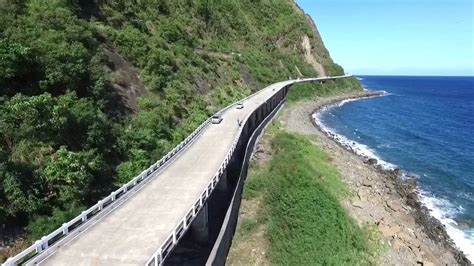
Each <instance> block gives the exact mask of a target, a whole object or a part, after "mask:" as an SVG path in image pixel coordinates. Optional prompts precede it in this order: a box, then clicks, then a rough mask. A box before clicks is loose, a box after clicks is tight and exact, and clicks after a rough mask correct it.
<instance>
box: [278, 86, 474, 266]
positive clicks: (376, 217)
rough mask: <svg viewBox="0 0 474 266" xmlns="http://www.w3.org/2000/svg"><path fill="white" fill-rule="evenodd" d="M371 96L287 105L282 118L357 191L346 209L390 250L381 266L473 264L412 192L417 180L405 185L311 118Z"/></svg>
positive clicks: (396, 174) (363, 94)
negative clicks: (321, 152)
mask: <svg viewBox="0 0 474 266" xmlns="http://www.w3.org/2000/svg"><path fill="white" fill-rule="evenodd" d="M366 96H367V92H357V93H352V94H345V95H339V96H337V97H328V98H320V99H318V100H316V101H307V102H299V103H298V104H294V105H290V106H287V107H285V109H284V110H283V113H282V115H281V116H280V118H279V120H280V122H281V123H282V124H283V125H284V127H285V128H286V129H287V130H288V131H290V132H296V133H300V134H305V135H309V136H311V138H312V139H313V140H314V143H315V144H316V145H318V146H320V147H321V148H323V149H324V150H325V151H326V152H327V154H328V155H329V156H330V158H331V161H332V163H333V165H334V166H335V167H336V168H337V169H338V171H339V172H340V174H341V177H342V179H343V181H344V182H345V183H346V185H347V187H348V188H349V189H350V190H351V191H352V192H353V193H352V195H353V196H350V197H348V198H347V199H346V200H345V201H344V202H343V206H344V207H345V208H346V209H347V210H348V212H349V214H350V215H351V216H352V217H354V218H355V219H356V220H357V221H358V222H359V223H360V224H361V225H373V226H376V227H377V228H378V230H379V231H380V232H381V234H382V235H383V238H384V241H385V242H386V243H387V246H388V250H387V252H385V253H384V254H382V256H381V258H380V264H383V265H417V264H418V265H454V264H460V265H469V261H468V260H467V259H466V257H465V256H464V255H463V254H462V252H460V251H459V250H457V249H456V248H455V247H453V245H452V241H451V240H450V238H449V236H448V235H447V234H446V231H445V230H444V228H443V226H442V225H441V223H440V222H439V221H437V220H436V219H434V218H433V217H431V216H430V215H429V213H428V210H427V209H426V208H425V207H423V206H422V205H421V204H420V201H419V200H418V196H417V194H416V193H415V192H414V188H415V184H414V181H413V180H408V181H402V179H401V178H400V171H399V170H394V171H384V170H381V169H380V167H378V166H376V165H374V160H368V159H367V158H362V157H360V156H358V155H356V154H354V153H352V152H351V151H350V150H348V149H347V148H345V147H342V146H341V145H340V144H339V143H337V142H336V141H334V140H333V139H332V138H331V137H330V136H328V135H327V134H326V133H323V132H322V131H321V130H319V129H318V128H317V127H316V126H315V124H314V122H313V119H312V117H311V115H312V114H313V113H314V112H315V111H316V110H319V109H320V108H322V107H324V106H326V105H328V104H331V103H335V102H338V101H341V100H344V99H349V98H358V97H366Z"/></svg>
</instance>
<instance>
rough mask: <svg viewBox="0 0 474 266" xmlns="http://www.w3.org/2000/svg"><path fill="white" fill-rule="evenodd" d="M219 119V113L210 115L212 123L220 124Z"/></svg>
mask: <svg viewBox="0 0 474 266" xmlns="http://www.w3.org/2000/svg"><path fill="white" fill-rule="evenodd" d="M221 121H222V116H221V114H215V115H213V116H212V117H211V123H213V124H220V123H221Z"/></svg>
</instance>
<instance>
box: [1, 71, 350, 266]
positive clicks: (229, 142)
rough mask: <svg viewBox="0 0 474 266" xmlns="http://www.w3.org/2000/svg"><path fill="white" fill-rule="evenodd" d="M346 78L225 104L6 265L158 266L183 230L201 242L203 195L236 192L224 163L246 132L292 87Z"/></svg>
mask: <svg viewBox="0 0 474 266" xmlns="http://www.w3.org/2000/svg"><path fill="white" fill-rule="evenodd" d="M347 77H351V76H350V75H344V76H333V77H321V78H306V79H296V80H288V81H284V82H278V83H275V84H272V85H270V86H268V87H266V88H264V89H262V90H260V91H258V92H256V93H254V94H253V95H250V96H249V97H247V98H245V99H243V100H242V101H240V102H241V103H243V105H244V108H242V109H237V108H236V104H237V103H234V104H232V105H230V106H228V107H226V108H224V109H223V110H221V111H220V114H221V115H222V118H223V120H222V122H221V123H219V124H212V123H211V122H210V119H208V120H206V121H205V122H204V123H202V124H201V125H200V126H199V127H198V128H197V129H196V130H195V131H194V132H193V133H192V134H191V135H190V136H188V137H187V138H186V139H185V140H183V142H181V143H180V144H179V145H178V146H176V147H175V148H174V149H173V150H172V151H170V152H169V153H168V154H167V155H165V156H164V157H163V158H161V159H160V160H159V161H157V162H156V163H154V164H153V165H151V166H150V167H149V168H148V169H145V170H144V171H143V172H142V173H141V174H140V175H138V176H137V177H135V178H133V179H132V180H131V181H130V182H129V183H127V184H124V185H123V186H122V187H121V188H119V189H117V190H116V191H114V192H112V194H110V195H109V196H107V197H105V198H104V199H102V200H100V201H99V202H98V203H97V204H95V205H94V206H92V207H90V208H89V209H87V210H86V211H84V212H82V213H81V214H80V215H79V216H77V217H76V218H74V219H73V220H71V221H69V222H67V223H65V224H63V225H62V226H61V227H60V228H58V229H57V230H55V231H54V232H52V233H51V234H49V235H47V236H44V237H43V238H41V239H40V240H38V241H36V242H35V243H34V244H33V245H31V246H30V247H28V248H27V249H25V250H24V251H22V252H21V253H19V254H18V255H16V256H15V257H11V258H9V259H8V260H7V261H6V262H5V263H4V264H3V265H4V266H12V265H19V264H26V265H36V264H42V265H162V264H163V263H164V262H165V259H167V257H168V256H169V254H170V253H171V252H172V251H173V249H174V248H175V247H176V246H177V245H178V242H179V241H180V239H181V238H182V237H183V236H184V235H185V234H191V235H192V236H193V238H194V240H195V241H197V242H206V241H207V240H208V238H209V230H208V227H209V219H210V218H209V217H210V216H209V214H208V212H209V211H208V204H207V203H208V202H207V201H208V199H209V198H210V197H211V196H212V194H213V193H214V192H215V191H220V192H221V193H224V194H229V195H231V194H232V193H233V191H232V189H233V188H232V184H233V185H234V187H235V183H236V180H235V174H233V173H234V172H235V171H234V170H232V169H229V168H231V167H234V168H235V167H237V166H240V167H242V163H241V162H240V161H241V160H242V158H243V153H245V147H246V145H247V142H248V141H249V138H250V136H251V135H252V134H253V132H254V131H255V130H256V128H258V127H259V125H260V124H261V123H262V121H264V120H265V119H266V118H267V117H268V116H269V115H270V114H272V113H275V111H276V110H277V109H278V108H280V106H281V105H282V103H283V102H284V101H285V99H286V96H287V93H288V89H289V87H290V86H291V85H293V84H296V83H301V82H318V83H323V82H326V81H330V80H332V81H334V80H335V79H340V78H347ZM238 121H241V125H239V123H238ZM239 163H240V164H239ZM239 169H240V168H239ZM228 173H230V174H228ZM228 176H229V177H228ZM230 176H232V177H230ZM237 176H238V175H237Z"/></svg>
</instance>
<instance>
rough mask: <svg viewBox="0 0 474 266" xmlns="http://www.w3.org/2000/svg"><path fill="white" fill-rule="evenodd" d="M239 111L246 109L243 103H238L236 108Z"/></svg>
mask: <svg viewBox="0 0 474 266" xmlns="http://www.w3.org/2000/svg"><path fill="white" fill-rule="evenodd" d="M235 108H237V109H243V108H244V104H243V103H237V105H236V107H235Z"/></svg>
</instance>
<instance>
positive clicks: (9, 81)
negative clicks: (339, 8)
mask: <svg viewBox="0 0 474 266" xmlns="http://www.w3.org/2000/svg"><path fill="white" fill-rule="evenodd" d="M339 74H343V69H342V68H341V67H340V66H338V65H336V64H335V63H334V62H333V61H332V60H331V58H330V56H329V53H328V51H327V50H326V48H325V47H324V44H323V42H322V40H321V37H320V36H319V33H318V31H317V29H316V27H315V24H314V23H313V22H312V20H311V19H309V17H307V16H306V15H305V14H304V12H303V11H302V10H301V9H300V8H299V7H298V6H297V5H296V4H295V3H294V2H293V1H290V0H275V1H268V0H260V1H251V0H240V1H230V0H229V1H224V0H222V1H218V0H214V1H212V0H198V1H190V0H179V1H172V0H150V1H140V0H130V1H125V0H120V1H112V0H102V1H85V0H51V1H41V0H27V1H20V0H3V1H0V103H1V107H0V111H1V112H0V223H2V224H6V228H9V229H11V230H10V232H13V231H15V230H13V229H14V228H15V227H16V226H19V227H23V226H26V225H29V226H28V233H29V236H30V238H36V237H38V236H40V235H42V234H43V233H45V232H48V231H49V230H51V229H53V228H54V227H56V226H57V225H59V224H61V223H62V222H63V221H64V220H65V219H68V218H69V217H71V216H73V215H75V214H76V213H77V212H78V211H80V210H81V209H82V208H84V206H87V205H90V204H91V203H93V202H95V201H96V200H98V199H99V198H100V197H102V196H103V195H105V194H106V193H109V192H110V191H111V190H112V189H113V188H114V187H116V186H117V185H119V184H121V183H123V182H126V181H127V180H129V179H130V178H131V177H133V176H134V175H136V174H137V173H138V172H139V171H140V170H142V169H143V168H145V167H146V166H148V165H149V164H150V163H151V162H152V161H155V160H157V159H158V158H159V157H160V156H162V155H163V154H165V153H166V152H167V151H168V150H169V149H171V148H172V147H173V146H174V145H175V144H177V143H178V142H179V141H180V140H181V139H183V138H184V137H185V136H186V135H187V134H188V133H189V132H191V131H192V130H193V129H194V128H195V127H197V126H198V125H199V124H200V123H201V122H202V121H204V120H205V119H206V118H207V117H208V116H209V115H210V114H212V113H213V112H215V111H217V110H218V109H219V108H222V107H223V106H225V105H227V104H229V103H231V102H233V101H236V100H238V99H240V98H242V97H244V96H246V95H248V94H250V93H251V92H253V91H256V90H258V89H260V88H262V87H263V86H265V85H268V84H270V83H274V82H277V81H280V80H285V79H288V78H289V77H297V76H317V75H339ZM338 84H339V86H340V87H341V88H343V89H349V88H353V87H355V88H359V85H358V83H357V81H355V80H349V81H338ZM305 86H308V85H305ZM14 225H15V226H14ZM7 231H8V230H7ZM6 234H7V235H8V234H9V233H8V232H7V233H6ZM13 235H14V234H13Z"/></svg>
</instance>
